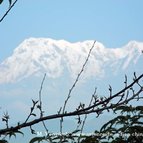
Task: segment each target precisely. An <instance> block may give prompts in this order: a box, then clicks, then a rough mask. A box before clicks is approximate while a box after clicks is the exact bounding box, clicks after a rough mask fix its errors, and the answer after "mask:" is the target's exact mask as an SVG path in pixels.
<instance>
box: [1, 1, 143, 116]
mask: <svg viewBox="0 0 143 143" xmlns="http://www.w3.org/2000/svg"><path fill="white" fill-rule="evenodd" d="M142 6H143V0H132V1H131V0H118V1H117V0H116V1H115V0H71V1H68V0H60V1H59V0H18V2H17V3H16V5H15V6H14V7H13V9H12V10H11V11H10V13H9V14H8V15H7V16H6V17H5V19H4V20H3V21H2V22H1V23H0V63H1V62H2V61H3V60H4V59H6V58H7V57H9V56H11V55H12V53H13V50H14V49H15V48H16V47H17V46H18V45H19V44H20V43H22V42H23V41H24V40H25V39H27V38H30V37H37V38H40V37H44V38H53V39H64V40H67V41H69V42H77V41H84V40H97V41H99V42H101V43H103V44H104V45H105V47H107V48H118V47H122V46H124V45H126V44H127V43H128V42H129V41H131V40H136V41H140V42H143V28H142V26H143V16H142V15H143V8H142ZM7 8H8V0H4V2H3V4H2V5H0V18H1V17H2V16H3V14H4V13H5V11H6V10H7ZM61 80H64V79H61ZM34 82H35V81H31V82H30V84H31V83H32V84H33V83H34ZM36 82H37V81H36ZM46 82H47V83H48V84H49V85H50V84H51V81H46ZM92 82H93V83H92V86H93V84H94V81H92ZM38 83H39V81H38ZM22 84H23V83H22ZM22 84H19V87H20V89H11V92H10V93H9V94H13V93H14V94H15V93H16V94H17V95H19V94H20V93H21V91H22V92H23V89H21V88H23V87H22V86H27V85H26V81H25V85H22ZM32 84H31V85H32ZM39 85H40V83H39V84H38V86H37V88H36V90H35V91H33V90H32V91H30V90H28V91H26V90H25V92H26V93H28V92H29V95H30V94H32V93H33V92H34V93H33V95H34V94H35V95H37V93H38V92H37V91H38V90H39ZM59 85H60V82H59ZM0 86H1V87H0V89H4V90H5V91H4V92H9V91H8V90H7V89H10V88H13V87H15V84H13V86H12V87H11V86H10V87H8V86H7V87H5V85H0ZM61 86H62V85H61ZM83 87H84V86H83ZM48 88H50V87H48ZM48 88H47V89H48ZM37 89H38V90H37ZM45 90H46V89H45ZM49 90H50V89H49ZM89 90H90V89H89ZM0 91H1V90H0ZM12 91H13V92H12ZM57 92H59V93H61V89H60V90H59V91H57ZM80 92H82V91H80ZM5 94H7V93H5ZM23 94H25V93H23ZM91 94H92V93H91ZM26 97H28V94H27V95H26ZM3 98H4V99H5V100H3V102H5V105H6V104H7V101H8V100H9V102H11V101H13V102H14V101H15V102H14V103H13V104H12V106H15V108H14V109H17V108H18V107H21V105H22V106H23V103H19V102H18V100H19V101H22V102H25V103H27V100H28V99H26V98H25V96H22V97H19V96H13V95H12V96H10V97H8V96H6V97H3ZM29 98H30V99H31V97H29ZM33 98H34V96H33ZM49 98H51V99H52V98H54V97H49ZM25 100H26V101H25ZM73 100H74V99H73ZM51 103H52V102H51ZM20 104H21V105H20ZM28 105H31V103H30V100H28ZM10 106H11V105H10ZM27 108H28V109H29V107H27ZM27 108H26V109H27ZM18 109H20V108H18ZM11 110H13V109H11ZM24 110H25V109H24ZM16 113H17V112H16ZM21 114H23V112H22V113H21Z"/></svg>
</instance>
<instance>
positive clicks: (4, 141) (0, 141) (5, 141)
mask: <svg viewBox="0 0 143 143" xmlns="http://www.w3.org/2000/svg"><path fill="white" fill-rule="evenodd" d="M0 143H8V141H7V140H0Z"/></svg>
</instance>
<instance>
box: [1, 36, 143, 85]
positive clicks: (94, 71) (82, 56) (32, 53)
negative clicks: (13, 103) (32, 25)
mask: <svg viewBox="0 0 143 143" xmlns="http://www.w3.org/2000/svg"><path fill="white" fill-rule="evenodd" d="M93 42H94V41H93V40H86V41H83V42H75V43H70V42H68V41H65V40H54V39H50V38H29V39H26V40H24V41H23V42H22V43H21V44H20V45H19V46H18V47H17V48H16V49H14V52H13V54H12V56H10V57H8V58H7V59H5V60H4V61H3V62H2V63H1V64H0V83H9V82H16V81H19V80H22V79H25V78H28V77H29V76H31V75H36V76H37V75H39V74H41V73H42V74H43V73H47V76H48V77H50V78H57V77H60V76H61V75H62V74H63V71H64V69H65V68H66V69H67V70H68V71H69V73H70V76H71V77H72V78H74V77H76V75H77V74H78V73H79V71H80V69H81V67H82V65H83V63H84V61H85V60H86V58H87V55H88V52H89V50H90V48H91V47H92V45H93ZM142 50H143V42H137V41H130V42H129V43H128V44H127V45H125V46H123V47H121V48H106V47H105V46H104V45H103V44H102V43H100V42H98V41H97V42H96V43H95V47H94V48H93V51H92V53H91V55H90V58H89V61H88V65H87V67H86V69H85V78H88V77H92V76H95V77H102V76H104V73H105V72H106V68H107V67H108V68H111V69H113V72H114V68H115V67H118V66H119V65H120V70H126V69H127V68H128V66H129V65H131V64H136V63H137V62H138V60H139V59H140V56H141V54H142V52H141V51H142ZM121 63H122V64H121Z"/></svg>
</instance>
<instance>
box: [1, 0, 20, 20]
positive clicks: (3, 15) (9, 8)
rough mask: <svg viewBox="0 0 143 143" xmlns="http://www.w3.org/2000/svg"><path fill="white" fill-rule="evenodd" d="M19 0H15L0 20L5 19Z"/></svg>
mask: <svg viewBox="0 0 143 143" xmlns="http://www.w3.org/2000/svg"><path fill="white" fill-rule="evenodd" d="M17 1H18V0H15V1H14V2H13V4H12V5H11V6H10V7H9V9H8V10H7V11H6V12H5V14H4V15H3V16H2V18H1V19H0V22H2V21H3V20H4V18H5V17H6V16H7V14H8V13H9V12H10V10H11V9H12V8H13V7H14V5H15V4H16V2H17Z"/></svg>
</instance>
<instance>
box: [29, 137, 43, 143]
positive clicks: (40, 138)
mask: <svg viewBox="0 0 143 143" xmlns="http://www.w3.org/2000/svg"><path fill="white" fill-rule="evenodd" d="M43 140H45V137H35V138H33V139H31V141H30V142H29V143H35V142H38V143H40V142H41V141H43Z"/></svg>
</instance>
